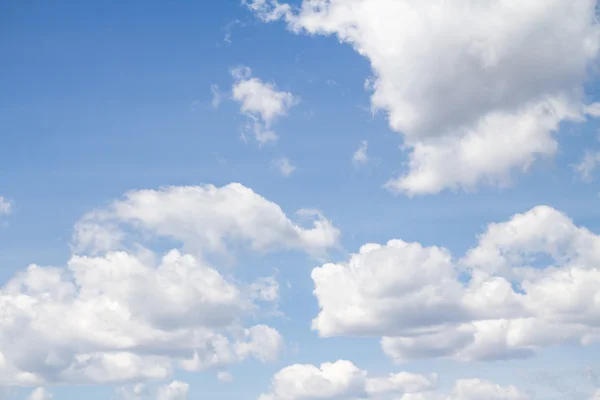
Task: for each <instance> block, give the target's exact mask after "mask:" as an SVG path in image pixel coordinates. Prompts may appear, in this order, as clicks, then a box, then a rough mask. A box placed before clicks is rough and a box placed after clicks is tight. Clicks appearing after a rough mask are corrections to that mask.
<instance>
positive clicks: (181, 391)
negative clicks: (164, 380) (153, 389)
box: [156, 381, 190, 400]
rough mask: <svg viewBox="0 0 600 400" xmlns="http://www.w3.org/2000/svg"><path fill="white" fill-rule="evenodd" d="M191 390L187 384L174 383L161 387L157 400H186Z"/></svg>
mask: <svg viewBox="0 0 600 400" xmlns="http://www.w3.org/2000/svg"><path fill="white" fill-rule="evenodd" d="M189 389H190V388H189V385H188V384H187V383H184V382H179V381H173V382H171V383H170V384H169V385H165V386H162V387H160V388H159V389H158V392H157V396H156V398H157V400H186V399H187V398H188V393H189Z"/></svg>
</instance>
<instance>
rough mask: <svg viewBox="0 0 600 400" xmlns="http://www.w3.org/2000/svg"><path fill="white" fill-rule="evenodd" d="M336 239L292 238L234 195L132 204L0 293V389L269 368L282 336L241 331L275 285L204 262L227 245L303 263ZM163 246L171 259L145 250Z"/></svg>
mask: <svg viewBox="0 0 600 400" xmlns="http://www.w3.org/2000/svg"><path fill="white" fill-rule="evenodd" d="M302 213H307V211H303V212H302ZM337 232H338V231H337V230H336V229H335V228H333V227H332V226H331V225H330V224H329V223H328V222H327V221H326V220H325V219H324V218H323V217H320V216H318V217H317V221H316V222H315V225H314V227H313V228H311V229H304V228H301V227H299V226H298V225H296V224H294V223H292V222H291V221H290V220H289V219H288V218H287V217H286V216H285V214H284V213H283V211H282V210H281V208H279V206H277V205H276V204H275V203H272V202H269V201H267V200H266V199H264V198H262V197H260V196H258V195H257V194H255V193H254V192H252V191H251V190H250V189H248V188H245V187H243V186H241V185H239V184H233V185H228V186H225V187H223V188H219V189H218V188H215V187H214V186H204V187H183V188H173V187H171V188H165V189H162V190H159V191H152V190H147V191H137V192H130V193H129V194H127V196H126V197H125V199H124V200H118V201H115V202H113V203H111V204H110V205H109V206H107V207H106V208H102V209H98V210H95V211H93V212H92V213H90V214H88V215H86V216H85V217H84V218H83V219H82V220H81V221H80V222H79V223H78V224H77V226H76V229H75V234H74V238H75V242H76V243H77V245H76V246H74V248H75V249H82V250H81V251H76V252H75V253H74V254H73V255H72V256H71V257H70V259H69V260H68V262H67V263H66V265H65V266H64V267H43V266H38V265H30V266H29V267H28V268H27V269H26V270H23V271H20V272H18V273H17V274H16V275H15V276H14V277H13V278H12V279H10V280H9V281H8V282H7V283H6V284H5V285H4V286H2V287H1V288H0V386H14V385H25V386H42V385H44V386H46V385H52V384H125V383H129V382H143V381H145V380H156V379H166V378H168V377H169V376H170V375H171V374H172V372H173V371H174V370H175V369H177V368H181V369H183V370H187V371H203V370H208V369H215V370H219V371H223V369H225V368H227V367H228V366H229V365H231V364H235V363H239V362H242V361H244V360H246V359H248V358H254V359H256V360H258V361H259V362H271V361H273V360H275V359H276V358H277V356H278V354H280V352H281V351H282V349H283V347H284V344H283V339H282V337H281V335H280V334H279V332H277V330H275V329H273V328H271V327H269V326H267V325H262V324H258V325H253V326H247V323H248V321H249V320H252V321H255V320H256V318H257V315H258V313H257V311H260V309H261V307H262V306H263V305H265V304H267V305H268V304H273V303H276V302H277V301H278V299H279V284H278V282H277V281H276V280H275V279H274V278H273V277H266V278H261V279H258V280H255V281H253V282H247V283H246V282H240V281H238V280H236V279H235V278H234V277H231V276H224V275H222V274H221V273H220V272H219V270H218V269H217V268H215V267H213V266H211V265H210V264H209V263H208V262H207V261H206V259H205V258H204V257H202V255H203V254H206V252H207V251H224V250H225V249H226V248H227V244H230V243H232V242H233V241H236V240H238V241H239V240H241V241H247V242H249V243H250V245H251V248H252V249H254V250H259V251H269V250H276V249H279V248H282V249H301V250H302V249H303V250H306V251H309V252H312V251H314V250H317V249H323V247H322V245H323V243H324V242H323V240H325V241H328V240H333V241H332V242H331V243H334V242H335V239H336V238H337ZM330 234H333V236H329V235H330ZM165 239H173V240H174V241H175V242H176V244H175V246H176V247H175V248H172V249H170V250H168V249H167V250H164V249H163V250H161V251H157V250H152V247H151V246H153V245H155V244H156V243H159V244H160V247H161V248H163V247H164V245H163V244H164V243H167V244H170V243H171V241H169V240H167V241H166V242H165V241H164V240H165ZM107 244H110V246H105V245H107ZM186 248H188V249H200V251H199V252H194V253H193V254H192V253H190V252H186V250H185V249H186ZM65 316H68V318H65ZM56 321H60V322H61V323H60V324H57V323H56ZM130 394H131V393H130ZM133 395H135V393H133V394H132V396H133ZM134 398H135V397H134Z"/></svg>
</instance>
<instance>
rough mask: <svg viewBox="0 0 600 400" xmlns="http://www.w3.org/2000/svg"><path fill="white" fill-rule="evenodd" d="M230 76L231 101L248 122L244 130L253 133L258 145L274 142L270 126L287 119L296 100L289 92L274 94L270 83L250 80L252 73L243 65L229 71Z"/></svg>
mask: <svg viewBox="0 0 600 400" xmlns="http://www.w3.org/2000/svg"><path fill="white" fill-rule="evenodd" d="M231 76H232V77H233V79H234V80H235V82H234V84H233V88H232V99H233V100H234V101H237V102H238V103H239V104H240V111H241V112H242V114H244V115H245V116H246V117H248V120H249V122H248V124H247V125H246V129H247V130H250V131H251V132H253V133H254V137H255V139H256V141H257V142H259V144H261V145H263V144H265V143H267V142H273V141H276V140H277V134H276V133H275V132H274V131H273V129H272V125H273V124H274V123H275V121H277V120H278V119H279V118H281V117H285V116H287V115H288V112H289V110H290V109H291V108H292V107H294V106H295V105H297V104H298V102H299V99H298V98H297V97H296V96H294V95H293V94H291V93H289V92H283V91H278V90H277V88H276V86H275V84H274V83H268V82H263V81H262V80H260V79H258V78H252V70H251V69H250V68H248V67H246V66H240V67H237V68H234V69H232V70H231ZM242 137H243V138H245V135H243V136H242Z"/></svg>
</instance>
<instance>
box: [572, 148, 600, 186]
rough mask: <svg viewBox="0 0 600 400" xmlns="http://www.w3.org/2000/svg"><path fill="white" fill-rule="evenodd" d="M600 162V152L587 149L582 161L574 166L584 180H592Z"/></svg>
mask: <svg viewBox="0 0 600 400" xmlns="http://www.w3.org/2000/svg"><path fill="white" fill-rule="evenodd" d="M598 163H600V152H591V151H586V153H585V154H584V156H583V159H582V160H581V162H580V163H579V164H577V165H574V166H573V169H574V170H575V172H576V173H577V174H578V175H579V177H580V178H581V180H583V181H584V182H590V181H591V180H592V173H593V172H594V170H595V169H596V167H597V166H598Z"/></svg>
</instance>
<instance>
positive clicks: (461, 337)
mask: <svg viewBox="0 0 600 400" xmlns="http://www.w3.org/2000/svg"><path fill="white" fill-rule="evenodd" d="M599 265H600V236H598V235H596V234H594V233H592V232H590V231H588V230H587V229H585V228H582V227H577V226H575V225H574V224H573V222H572V221H571V220H570V219H569V218H568V217H567V216H565V215H564V214H562V213H560V212H558V211H556V210H554V209H552V208H550V207H546V206H539V207H536V208H534V209H532V210H530V211H528V212H526V213H524V214H518V215H515V216H514V217H512V218H511V219H510V220H509V221H507V222H503V223H498V224H491V225H489V227H488V229H487V231H486V232H485V233H484V234H483V235H481V236H480V237H479V243H478V245H477V246H476V247H475V248H473V249H471V250H469V251H468V252H467V253H466V254H465V256H464V257H462V258H461V259H458V260H456V259H454V258H453V257H452V254H451V253H450V251H448V250H447V249H444V248H439V247H424V246H422V245H420V244H419V243H406V242H404V241H402V240H392V241H390V242H388V243H387V244H386V245H379V244H366V245H364V246H362V247H361V249H360V251H359V253H358V254H353V255H352V256H351V257H350V260H349V261H348V262H346V263H340V264H333V263H330V264H325V265H323V266H322V267H319V268H315V269H314V270H313V272H312V278H313V280H314V283H315V295H316V296H317V299H318V301H319V305H320V312H319V315H318V316H317V318H315V319H314V320H313V328H314V329H316V330H317V331H318V332H319V334H320V335H322V336H337V335H368V336H381V337H382V341H381V343H382V347H383V350H384V352H385V353H386V354H387V355H388V356H390V357H391V358H393V359H394V360H396V361H407V360H411V359H419V358H431V357H448V358H454V359H458V360H464V361H469V360H485V359H502V358H513V357H526V356H530V355H533V354H535V352H537V351H539V350H540V349H542V348H544V347H548V346H554V345H559V344H563V343H573V342H575V343H580V344H583V345H586V344H589V343H592V342H594V341H597V340H598V339H599V338H600V327H599V326H598V323H597V322H598V318H599V316H600V296H599V294H598V293H599V291H598V288H599V287H600V268H599V267H598V266H599Z"/></svg>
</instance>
